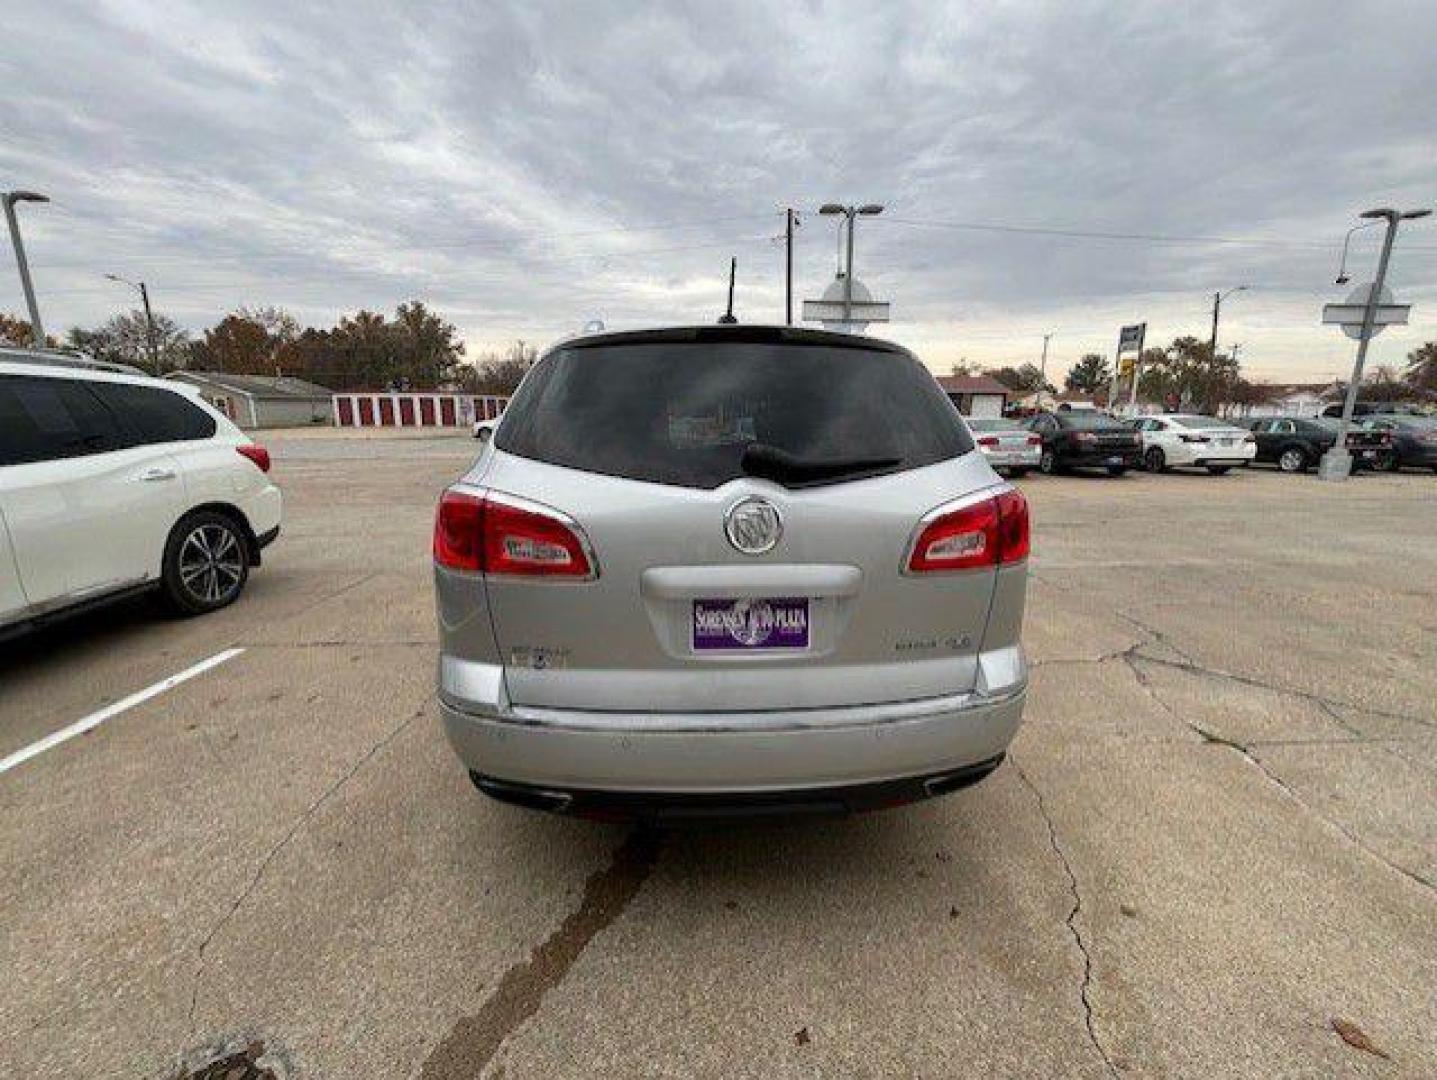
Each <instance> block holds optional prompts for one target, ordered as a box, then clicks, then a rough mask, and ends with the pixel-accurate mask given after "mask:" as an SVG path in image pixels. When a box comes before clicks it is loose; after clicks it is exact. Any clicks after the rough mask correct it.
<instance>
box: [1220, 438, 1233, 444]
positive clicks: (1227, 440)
mask: <svg viewBox="0 0 1437 1080" xmlns="http://www.w3.org/2000/svg"><path fill="white" fill-rule="evenodd" d="M1217 444H1218V445H1219V446H1231V445H1233V442H1232V440H1231V439H1219V440H1218V441H1217Z"/></svg>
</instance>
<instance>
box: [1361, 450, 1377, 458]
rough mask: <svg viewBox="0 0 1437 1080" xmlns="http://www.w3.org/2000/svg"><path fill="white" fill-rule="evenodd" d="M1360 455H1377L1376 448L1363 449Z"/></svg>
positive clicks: (1370, 456) (1366, 456) (1373, 456)
mask: <svg viewBox="0 0 1437 1080" xmlns="http://www.w3.org/2000/svg"><path fill="white" fill-rule="evenodd" d="M1362 456H1363V457H1365V458H1375V457H1376V456H1377V451H1376V450H1364V451H1362Z"/></svg>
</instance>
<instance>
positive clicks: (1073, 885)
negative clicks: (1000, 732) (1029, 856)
mask: <svg viewBox="0 0 1437 1080" xmlns="http://www.w3.org/2000/svg"><path fill="white" fill-rule="evenodd" d="M1008 760H1009V761H1011V762H1012V763H1013V768H1014V770H1015V771H1016V772H1017V773H1018V778H1019V779H1020V780H1022V781H1023V783H1024V785H1025V786H1026V787H1027V788H1028V790H1029V791H1031V792H1032V793H1033V798H1034V799H1035V800H1036V801H1037V803H1038V813H1039V814H1040V815H1042V818H1043V823H1044V824H1045V825H1046V826H1047V827H1048V844H1049V845H1050V846H1051V847H1052V849H1053V854H1055V855H1056V856H1057V857H1058V862H1059V863H1061V864H1062V867H1063V872H1064V873H1065V874H1067V876H1068V892H1069V894H1070V895H1071V896H1072V898H1073V906H1072V907H1071V908H1069V909H1068V915H1067V918H1065V919H1064V920H1063V923H1064V925H1065V926H1067V928H1068V933H1069V934H1071V935H1072V937H1073V942H1074V943H1075V944H1076V945H1077V946H1078V952H1080V953H1081V954H1082V956H1083V981H1082V984H1081V985H1080V986H1079V988H1078V998H1079V1000H1081V1001H1082V1003H1083V1024H1084V1026H1085V1027H1086V1028H1087V1029H1088V1041H1089V1042H1091V1043H1092V1044H1093V1049H1095V1050H1096V1051H1097V1052H1098V1054H1099V1056H1101V1057H1102V1059H1103V1064H1104V1065H1105V1066H1107V1070H1108V1075H1109V1076H1114V1077H1115V1076H1117V1075H1118V1070H1117V1068H1116V1066H1114V1065H1113V1059H1112V1058H1110V1057H1109V1056H1108V1051H1107V1050H1106V1049H1105V1048H1104V1046H1103V1044H1102V1041H1101V1040H1100V1039H1099V1038H1098V1031H1097V1028H1096V1027H1095V1026H1094V1022H1093V1002H1092V999H1091V998H1090V996H1089V991H1090V990H1091V989H1092V985H1093V957H1092V954H1091V953H1089V952H1088V945H1087V942H1086V941H1084V940H1083V932H1082V931H1081V930H1079V929H1078V922H1077V920H1078V914H1079V912H1081V911H1082V908H1083V897H1082V894H1081V893H1079V892H1078V877H1077V875H1076V874H1074V873H1073V864H1072V863H1071V862H1069V861H1068V855H1067V853H1066V852H1065V851H1064V850H1063V845H1062V844H1061V843H1060V842H1059V840H1058V830H1057V827H1056V826H1054V824H1053V818H1052V816H1051V815H1050V814H1049V813H1048V806H1047V803H1045V802H1044V801H1043V793H1042V792H1041V791H1039V790H1038V785H1036V784H1034V783H1033V781H1032V780H1031V779H1029V777H1028V774H1027V773H1026V772H1024V771H1023V767H1022V766H1021V765H1020V764H1018V762H1017V760H1016V759H1015V758H1014V757H1013V755H1012V754H1009V755H1008Z"/></svg>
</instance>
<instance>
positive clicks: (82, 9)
mask: <svg viewBox="0 0 1437 1080" xmlns="http://www.w3.org/2000/svg"><path fill="white" fill-rule="evenodd" d="M0 13H3V15H4V18H3V25H4V27H5V33H4V37H3V44H0V79H3V85H4V88H5V92H4V94H3V95H0V188H31V189H35V190H39V191H43V192H45V193H47V194H49V195H50V196H51V198H52V199H53V200H54V202H53V204H52V205H50V206H48V207H36V208H31V207H25V208H22V211H21V212H22V214H23V217H24V224H25V233H26V239H27V242H28V245H29V248H30V256H31V261H32V264H33V268H34V271H35V277H36V279H37V283H38V288H39V291H40V296H41V304H42V314H43V315H44V317H45V321H46V323H47V324H48V326H49V327H50V328H51V329H57V328H58V329H63V328H65V327H68V326H71V325H74V324H80V325H93V324H95V323H98V322H101V321H103V320H104V319H105V318H107V317H108V316H110V315H111V314H113V313H115V312H116V311H117V310H120V309H121V308H123V307H125V306H127V305H128V303H129V296H128V295H127V293H126V291H125V290H124V288H123V287H122V286H119V285H116V284H114V283H111V282H109V281H106V280H105V279H104V277H103V275H104V274H105V273H117V274H122V275H125V276H128V277H132V278H135V279H140V278H143V279H144V280H145V281H147V282H148V283H149V284H150V287H151V289H152V292H153V296H154V300H155V302H156V304H157V306H158V307H159V309H160V310H162V311H164V312H166V313H167V314H170V315H172V316H173V317H175V318H176V319H177V320H179V321H180V322H181V323H182V324H183V325H185V326H187V327H189V328H190V329H191V330H200V329H202V328H203V327H205V326H206V325H209V324H212V323H213V322H215V321H216V320H217V319H218V318H219V317H220V316H222V315H223V314H224V313H225V312H227V311H229V310H232V309H233V308H235V307H237V306H239V305H268V304H274V305H279V306H282V307H285V308H288V309H290V310H292V311H294V312H295V313H296V314H297V315H299V316H300V318H301V319H303V320H305V321H308V322H314V323H328V322H330V321H332V320H334V319H336V318H337V317H338V316H339V315H341V314H343V313H346V312H352V311H354V310H357V309H359V308H361V307H369V308H374V309H381V310H388V309H392V308H393V307H394V305H395V304H397V303H398V302H400V301H403V300H406V299H409V298H413V297H419V298H422V299H424V300H426V301H427V302H429V303H431V304H432V305H434V306H435V307H436V308H438V309H439V310H440V311H441V312H442V313H443V314H445V315H446V316H447V317H448V318H450V319H451V320H452V321H454V322H455V323H457V324H458V325H459V327H460V328H461V330H462V332H463V334H464V336H465V338H466V340H467V341H468V342H469V345H470V348H471V351H482V350H483V349H485V348H488V347H492V346H495V345H499V344H502V343H503V342H505V341H509V340H513V339H515V338H524V339H526V340H529V341H533V342H537V343H540V344H543V343H546V342H548V341H552V340H553V339H555V338H557V337H559V336H562V335H564V334H567V333H571V332H573V331H575V330H577V329H578V328H579V327H580V326H582V324H583V323H584V322H586V321H587V320H589V319H592V318H595V317H598V318H602V319H603V320H604V321H605V322H606V323H607V324H608V325H609V326H610V327H628V326H635V325H650V324H654V323H663V322H674V321H684V322H687V321H701V322H707V321H709V320H711V319H713V318H715V317H716V316H717V315H718V314H719V313H720V311H721V304H722V296H723V290H724V286H725V277H726V272H727V264H728V256H729V255H730V254H734V255H737V256H738V260H739V288H738V313H739V315H740V317H741V318H742V319H743V320H744V321H750V322H758V321H776V320H781V319H782V316H783V292H782V286H783V251H782V248H781V246H780V245H778V244H776V243H775V242H774V241H773V237H775V236H776V235H778V234H779V233H781V231H782V215H781V210H780V208H782V207H784V206H794V207H798V208H800V209H802V210H804V211H805V213H804V216H803V219H802V225H801V228H800V230H799V234H798V241H797V246H796V253H795V266H796V269H795V276H796V279H797V282H796V291H797V292H798V294H799V296H800V298H801V297H803V296H816V295H817V294H818V293H819V292H820V291H821V290H822V288H823V287H824V285H825V284H826V283H827V282H828V281H829V280H830V279H831V278H832V276H833V272H834V269H835V240H836V233H835V229H834V226H833V223H832V221H831V219H824V218H820V217H818V216H817V214H816V213H814V212H813V211H814V210H815V209H816V208H817V206H818V205H819V204H820V203H822V202H825V201H829V200H835V199H836V200H843V201H877V202H882V203H884V204H885V205H886V207H887V209H886V211H885V213H884V214H883V216H882V217H880V218H877V219H868V220H866V221H864V222H863V223H862V224H861V225H860V226H859V229H858V232H857V240H858V275H857V276H858V277H859V278H860V279H861V280H863V281H864V282H865V283H867V284H868V285H869V286H870V287H871V288H872V290H873V291H874V293H875V294H876V295H877V296H879V297H880V298H884V299H890V300H892V302H893V315H894V321H893V323H892V325H891V326H889V327H887V328H885V329H884V335H885V336H888V337H892V338H895V339H897V340H899V341H902V342H904V343H905V344H908V345H910V346H912V347H914V348H916V349H917V350H919V351H920V353H921V354H922V355H923V356H924V357H925V359H926V360H927V361H928V362H929V364H930V365H931V366H932V367H934V368H935V369H936V370H939V371H946V369H947V366H948V365H949V364H951V363H952V362H953V361H955V360H957V359H959V358H960V357H966V358H969V359H972V360H976V361H979V362H982V363H985V364H986V363H1002V362H1019V361H1023V360H1031V359H1036V357H1037V353H1038V351H1039V348H1040V346H1041V338H1042V334H1043V333H1044V332H1046V331H1052V332H1054V338H1053V346H1052V347H1053V352H1052V361H1051V368H1052V369H1053V370H1055V371H1061V370H1062V369H1063V368H1064V367H1066V366H1067V365H1068V364H1069V363H1071V362H1072V361H1073V360H1074V359H1076V358H1077V356H1079V355H1080V354H1081V353H1083V352H1086V351H1090V350H1091V351H1099V352H1107V353H1111V351H1112V349H1113V345H1114V341H1115V339H1116V335H1117V329H1118V327H1119V326H1120V325H1121V324H1122V323H1124V322H1135V321H1139V320H1146V321H1147V322H1148V325H1149V341H1150V342H1153V341H1159V342H1166V341H1168V340H1170V339H1171V338H1172V337H1173V336H1176V335H1178V334H1184V333H1193V334H1199V335H1202V336H1206V334H1207V327H1208V319H1209V317H1210V310H1211V294H1212V291H1213V290H1214V289H1219V288H1221V289H1226V288H1230V287H1232V286H1235V285H1239V284H1251V285H1252V286H1253V289H1252V291H1250V292H1246V293H1243V294H1241V295H1239V296H1236V297H1233V298H1232V299H1231V300H1230V301H1229V302H1228V303H1227V304H1225V305H1224V317H1223V327H1222V334H1221V340H1222V342H1223V343H1224V346H1226V345H1227V344H1228V343H1231V342H1240V343H1241V345H1242V352H1241V357H1242V359H1243V362H1244V364H1245V367H1246V368H1247V370H1248V372H1249V374H1250V375H1252V376H1254V377H1258V378H1267V379H1274V380H1279V379H1281V380H1298V379H1303V378H1314V379H1315V378H1325V377H1328V376H1331V375H1335V374H1337V373H1338V372H1340V371H1342V370H1343V369H1344V368H1347V367H1350V363H1351V347H1350V343H1349V342H1347V340H1346V339H1345V338H1343V337H1342V336H1341V335H1340V334H1338V333H1337V332H1336V331H1335V330H1333V329H1331V328H1323V327H1321V326H1320V325H1318V312H1319V308H1320V305H1321V304H1322V303H1323V302H1324V301H1327V300H1333V299H1337V298H1339V297H1340V296H1342V295H1343V294H1344V293H1345V292H1346V290H1345V289H1339V288H1336V287H1334V286H1333V284H1332V279H1333V277H1334V275H1335V273H1336V264H1337V257H1338V250H1339V247H1340V244H1341V240H1342V237H1343V234H1344V232H1345V230H1346V229H1347V228H1348V227H1349V226H1350V225H1351V224H1353V223H1354V221H1355V217H1354V215H1355V214H1356V212H1357V211H1359V210H1362V209H1364V208H1366V207H1370V206H1381V205H1396V206H1400V207H1408V206H1431V205H1434V203H1437V122H1434V119H1433V111H1432V110H1433V105H1434V103H1437V63H1434V62H1433V42H1434V41H1437V5H1434V4H1433V3H1431V2H1430V0H1426V2H1413V3H1409V4H1386V3H1364V4H1355V3H1350V2H1349V3H1322V2H1316V0H1304V2H1299V3H1292V4H1286V5H1284V4H1279V3H1269V2H1266V0H1264V2H1261V3H1252V2H1243V3H1238V4H1225V3H1205V4H1202V5H1195V6H1194V7H1193V8H1192V9H1191V11H1187V10H1185V8H1184V7H1182V6H1179V5H1177V4H1172V3H1163V4H1154V5H1152V6H1150V7H1145V6H1142V5H1138V4H1132V3H1112V2H1095V3H1084V2H1080V0H1063V2H1058V3H1052V4H1025V3H1005V4H992V5H989V4H983V5H975V4H963V5H957V4H955V5H951V6H945V5H943V4H940V3H935V2H932V0H917V2H913V3H899V2H896V0H882V2H878V3H875V2H873V0H867V2H864V3H852V4H850V3H837V2H835V3H826V2H811V3H794V4H775V3H773V2H772V0H769V2H756V3H749V4H721V3H717V2H708V3H701V2H695V3H667V4H656V5H645V4H637V3H634V2H632V0H630V2H623V3H613V4H581V3H578V2H574V0H569V2H557V3H550V2H544V0H522V2H512V3H509V2H499V0H491V2H481V3H469V4H464V5H460V4H441V5H431V4H424V3H419V2H415V0H406V2H405V3H402V4H396V3H388V2H386V3H372V2H370V0H347V2H344V3H335V4H332V5H330V4H319V3H304V4H296V3H292V2H291V3H283V4H268V3H253V2H249V0H224V2H216V3H203V4H178V3H166V4H159V3H155V4H137V3H118V2H105V3H98V2H95V0H88V2H80V3H61V2H55V0H48V2H45V3H37V2H21V0H0ZM975 226H982V228H977V227H975ZM992 226H999V227H1002V228H1000V229H996V230H995V229H993V228H991V227H992ZM1010 229H1011V230H1014V231H1008V230H1010ZM1025 230H1039V231H1025ZM1041 230H1052V231H1051V232H1044V231H1041ZM1380 231H1381V230H1380V229H1370V230H1368V231H1366V232H1363V233H1358V234H1357V235H1356V237H1355V238H1354V241H1353V267H1352V272H1353V276H1354V280H1355V281H1362V280H1367V279H1368V277H1369V276H1370V274H1371V272H1372V270H1373V268H1374V266H1375V261H1376V253H1377V246H1378V245H1377V241H1378V239H1379V237H1378V233H1380ZM1074 233H1077V234H1084V233H1087V234H1107V235H1105V236H1092V235H1072V234H1074ZM1392 285H1393V287H1394V290H1395V291H1397V293H1398V294H1399V296H1400V297H1401V298H1402V299H1404V300H1410V301H1413V302H1414V303H1416V304H1417V307H1416V309H1415V310H1414V313H1413V325H1412V326H1410V327H1408V328H1405V329H1402V330H1397V331H1388V332H1387V333H1386V334H1384V335H1383V336H1382V337H1381V338H1379V339H1378V340H1377V342H1376V344H1375V345H1374V346H1373V361H1374V362H1376V363H1400V362H1401V360H1402V358H1403V357H1404V356H1405V354H1406V353H1407V351H1408V350H1409V349H1411V348H1412V347H1413V346H1414V345H1415V344H1417V343H1419V342H1421V341H1423V340H1429V339H1431V338H1434V337H1437V225H1433V224H1432V223H1431V222H1430V221H1429V222H1428V223H1425V226H1424V225H1423V224H1422V223H1418V224H1416V225H1414V226H1413V227H1412V228H1411V229H1410V230H1409V231H1407V232H1406V233H1404V235H1403V237H1402V239H1401V240H1400V241H1399V243H1398V248H1397V255H1396V258H1395V260H1394V269H1393V274H1392ZM3 310H10V311H14V312H17V313H19V312H21V311H23V299H22V297H21V294H20V290H19V286H18V283H17V280H16V276H15V274H14V273H13V265H12V264H11V261H10V256H9V251H8V247H7V248H6V249H5V254H4V256H0V311H3Z"/></svg>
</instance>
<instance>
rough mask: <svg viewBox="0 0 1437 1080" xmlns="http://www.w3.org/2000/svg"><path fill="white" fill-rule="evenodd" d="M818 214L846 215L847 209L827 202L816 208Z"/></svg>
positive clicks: (838, 204)
mask: <svg viewBox="0 0 1437 1080" xmlns="http://www.w3.org/2000/svg"><path fill="white" fill-rule="evenodd" d="M818 212H819V213H820V214H846V213H848V208H847V207H846V206H843V205H842V204H840V203H836V202H827V203H824V204H823V205H822V206H820V207H819V208H818Z"/></svg>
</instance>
